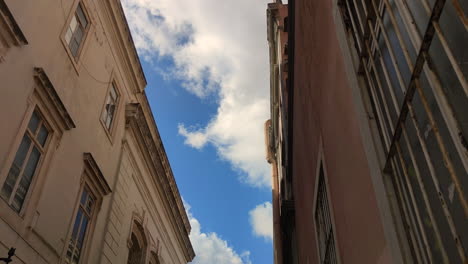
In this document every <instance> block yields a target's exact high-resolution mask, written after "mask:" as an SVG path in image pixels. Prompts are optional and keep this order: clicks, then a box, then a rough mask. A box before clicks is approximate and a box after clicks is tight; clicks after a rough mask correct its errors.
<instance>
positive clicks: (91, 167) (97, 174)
mask: <svg viewBox="0 0 468 264" xmlns="http://www.w3.org/2000/svg"><path fill="white" fill-rule="evenodd" d="M83 161H84V164H85V166H86V168H87V169H88V171H89V172H90V173H89V174H90V175H88V176H89V177H90V179H91V180H92V181H93V184H94V185H95V186H96V187H97V189H98V191H99V192H100V194H101V195H102V196H105V195H108V194H109V193H111V192H112V190H111V187H110V186H109V184H108V183H107V181H106V178H104V175H103V174H102V172H101V169H99V166H98V164H97V163H96V160H94V157H93V155H92V154H91V153H89V152H85V153H83Z"/></svg>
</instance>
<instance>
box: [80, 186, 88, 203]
mask: <svg viewBox="0 0 468 264" xmlns="http://www.w3.org/2000/svg"><path fill="white" fill-rule="evenodd" d="M87 199H88V191H87V190H86V188H85V189H83V193H82V194H81V199H80V204H81V205H83V206H85V205H86V200H87Z"/></svg>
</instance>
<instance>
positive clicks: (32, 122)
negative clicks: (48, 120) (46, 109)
mask: <svg viewBox="0 0 468 264" xmlns="http://www.w3.org/2000/svg"><path fill="white" fill-rule="evenodd" d="M39 121H41V120H40V117H39V115H38V114H37V113H36V111H34V112H33V114H32V116H31V120H29V124H28V128H29V130H31V132H33V133H34V132H36V129H37V126H38V125H39Z"/></svg>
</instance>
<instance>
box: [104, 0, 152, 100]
mask: <svg viewBox="0 0 468 264" xmlns="http://www.w3.org/2000/svg"><path fill="white" fill-rule="evenodd" d="M99 3H102V4H103V6H104V8H105V9H106V10H107V11H108V12H107V15H108V20H109V22H110V26H111V28H110V30H113V32H112V33H114V34H111V35H112V36H115V37H116V38H115V39H113V40H114V43H115V44H116V53H120V56H118V57H120V58H122V59H123V63H124V65H123V66H124V69H125V70H128V71H129V72H130V73H129V75H131V76H132V81H134V82H135V85H130V87H131V89H132V90H133V92H135V93H141V92H142V91H143V90H144V89H145V87H146V84H147V82H146V77H145V74H144V72H143V68H142V66H141V62H140V59H139V57H138V53H137V50H136V48H135V44H134V41H133V37H132V35H131V32H130V29H129V26H128V23H127V19H126V18H125V13H124V11H123V8H122V4H121V2H120V1H119V0H104V1H99Z"/></svg>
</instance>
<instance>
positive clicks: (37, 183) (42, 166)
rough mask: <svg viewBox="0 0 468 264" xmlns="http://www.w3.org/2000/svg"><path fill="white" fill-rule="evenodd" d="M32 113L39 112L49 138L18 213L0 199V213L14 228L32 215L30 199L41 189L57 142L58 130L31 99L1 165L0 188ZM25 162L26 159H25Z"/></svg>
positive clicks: (43, 110) (40, 107)
mask: <svg viewBox="0 0 468 264" xmlns="http://www.w3.org/2000/svg"><path fill="white" fill-rule="evenodd" d="M34 111H37V112H39V114H40V115H41V116H42V118H43V120H44V122H45V123H46V124H47V126H48V128H49V136H48V139H47V141H48V142H47V143H46V146H45V147H44V150H43V152H42V155H41V157H40V159H39V162H38V164H37V166H36V170H35V171H34V174H33V177H32V180H31V183H30V185H29V188H28V191H27V193H26V196H25V198H24V200H23V203H22V206H21V209H20V210H19V211H16V210H15V209H14V208H12V207H11V205H10V203H9V201H6V200H5V199H3V198H0V211H3V212H5V217H6V218H7V221H8V222H10V223H14V225H15V226H21V225H24V224H25V220H28V217H29V216H31V213H32V206H31V202H32V201H31V200H34V199H32V197H33V196H35V195H36V193H38V192H39V189H40V188H39V187H41V186H42V183H43V182H44V178H45V176H46V173H47V171H48V169H49V165H50V161H51V158H52V155H53V153H54V151H53V147H52V146H54V145H55V144H56V143H57V142H58V139H57V133H56V132H57V130H58V129H57V128H55V127H54V126H53V123H52V122H50V117H48V116H47V115H46V114H45V113H46V111H45V109H44V108H43V107H42V106H41V105H40V104H39V102H37V101H36V100H34V99H33V101H32V102H31V103H30V105H29V106H28V109H27V110H26V112H25V114H24V115H23V120H22V121H21V126H20V128H19V129H18V131H19V132H21V133H18V134H17V135H16V138H15V140H14V143H13V144H12V146H11V147H10V149H9V154H8V156H7V159H6V160H5V163H4V164H3V167H2V169H1V171H0V185H1V187H0V188H3V184H4V182H5V181H6V178H7V177H8V173H9V171H10V168H11V166H12V165H13V162H14V159H15V156H16V153H17V152H18V150H19V147H20V145H21V142H22V140H23V137H24V135H25V134H26V133H28V132H27V130H28V125H29V121H30V120H31V117H32V115H33V113H34ZM25 162H26V159H25ZM9 200H11V197H10V198H9ZM0 215H1V214H0ZM26 222H27V221H26Z"/></svg>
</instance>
